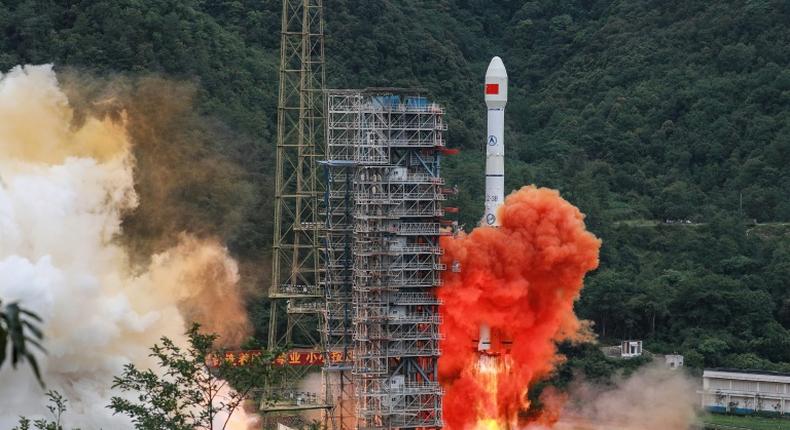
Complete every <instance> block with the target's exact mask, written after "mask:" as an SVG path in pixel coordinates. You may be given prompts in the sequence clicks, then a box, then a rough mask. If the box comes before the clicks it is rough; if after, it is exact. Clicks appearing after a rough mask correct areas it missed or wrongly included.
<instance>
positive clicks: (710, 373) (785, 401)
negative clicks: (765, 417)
mask: <svg viewBox="0 0 790 430" xmlns="http://www.w3.org/2000/svg"><path fill="white" fill-rule="evenodd" d="M700 395H701V397H702V406H703V407H704V408H705V409H707V410H709V411H711V412H731V413H742V414H748V413H752V412H755V411H762V412H774V413H777V414H783V415H784V414H790V374H786V373H785V374H782V373H771V372H756V371H748V370H718V369H711V370H708V369H706V370H705V372H704V373H703V374H702V391H701V392H700Z"/></svg>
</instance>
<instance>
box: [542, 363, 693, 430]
mask: <svg viewBox="0 0 790 430" xmlns="http://www.w3.org/2000/svg"><path fill="white" fill-rule="evenodd" d="M697 388H698V387H697V385H696V384H694V382H693V381H692V380H691V378H690V377H689V376H688V375H686V374H685V373H684V372H683V371H682V370H671V369H668V368H666V367H664V366H662V365H660V364H650V365H648V366H646V367H644V368H642V369H639V370H638V371H637V372H636V373H634V374H632V375H631V376H629V377H627V378H622V377H620V378H617V379H616V380H615V381H614V384H613V385H612V386H607V387H602V386H597V385H594V384H590V383H587V382H583V381H576V382H575V383H574V385H573V386H572V388H571V390H570V392H569V393H568V403H567V404H566V405H565V409H564V410H563V412H562V418H561V419H560V421H559V422H558V423H557V424H556V425H555V427H554V428H555V429H556V430H571V429H578V430H582V429H583V430H600V429H606V430H688V429H689V428H691V427H692V425H693V424H694V423H695V422H696V421H697V417H698V413H699V407H698V400H697V395H696V391H697ZM530 430H538V428H534V429H530Z"/></svg>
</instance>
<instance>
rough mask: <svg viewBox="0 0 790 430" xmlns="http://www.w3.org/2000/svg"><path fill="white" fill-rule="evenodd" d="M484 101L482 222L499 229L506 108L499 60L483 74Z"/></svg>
mask: <svg viewBox="0 0 790 430" xmlns="http://www.w3.org/2000/svg"><path fill="white" fill-rule="evenodd" d="M485 100H486V106H487V107H488V135H487V137H486V201H485V215H484V216H483V223H484V225H487V226H492V227H498V226H499V219H497V209H499V207H500V206H501V205H502V203H503V202H504V200H505V105H507V70H505V65H504V63H502V59H501V58H499V57H494V58H493V59H492V60H491V63H490V64H489V65H488V70H487V71H486V77H485Z"/></svg>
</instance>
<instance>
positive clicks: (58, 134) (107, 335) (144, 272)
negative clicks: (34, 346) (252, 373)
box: [0, 66, 249, 429]
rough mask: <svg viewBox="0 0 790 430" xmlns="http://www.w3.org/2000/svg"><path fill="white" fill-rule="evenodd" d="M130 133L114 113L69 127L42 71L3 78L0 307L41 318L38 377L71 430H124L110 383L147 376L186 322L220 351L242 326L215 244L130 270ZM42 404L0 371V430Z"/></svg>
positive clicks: (47, 71) (27, 386) (63, 100)
mask: <svg viewBox="0 0 790 430" xmlns="http://www.w3.org/2000/svg"><path fill="white" fill-rule="evenodd" d="M126 125H127V124H126V120H125V115H123V114H122V113H121V114H120V115H119V116H117V117H115V118H113V119H111V118H109V117H93V116H88V117H86V118H79V120H77V118H76V117H75V112H74V110H73V109H72V108H71V107H70V106H69V101H68V98H67V97H66V96H65V95H64V93H63V92H62V91H61V90H60V88H59V87H58V82H57V79H56V75H55V73H54V71H53V69H52V66H27V67H16V68H14V69H12V70H11V71H10V72H8V73H7V74H5V75H3V74H0V297H3V299H4V300H7V301H18V302H19V303H20V304H21V305H22V306H24V307H25V308H27V309H29V310H31V311H33V312H36V313H37V314H38V315H39V316H41V317H42V318H43V320H44V324H43V328H44V331H45V336H46V338H45V347H46V348H47V350H48V353H47V354H46V355H44V356H41V357H39V360H40V365H41V368H42V374H43V379H44V381H45V382H46V384H47V388H48V389H54V390H58V391H60V392H62V393H63V394H64V395H65V397H66V398H67V399H69V411H68V413H67V417H66V421H67V422H66V423H65V424H66V426H67V427H72V426H73V427H81V428H105V429H108V428H112V429H130V428H132V425H131V423H130V422H129V421H128V420H127V419H126V418H125V417H122V416H112V414H111V411H110V410H109V409H107V407H106V406H107V404H108V402H109V399H110V397H111V396H112V395H117V393H115V392H113V390H112V389H111V385H112V378H113V376H114V375H117V374H120V372H121V369H122V366H123V365H124V364H125V363H128V362H132V363H134V364H136V365H138V366H140V367H150V366H152V365H153V363H152V362H150V360H149V357H148V348H149V347H150V346H151V345H153V344H154V343H156V342H157V340H158V339H159V338H160V337H161V336H167V337H169V338H171V339H173V340H174V341H175V342H177V343H179V344H182V345H183V344H184V343H185V338H184V335H183V333H184V331H185V328H186V326H187V324H188V323H190V322H191V321H193V320H197V321H198V322H200V323H202V324H203V325H204V327H206V328H207V329H208V330H211V331H213V332H217V333H218V334H220V335H221V336H222V339H223V340H225V341H230V342H237V341H238V340H240V339H241V338H242V337H243V336H244V335H245V333H246V332H247V330H248V328H249V327H248V323H247V320H246V317H245V315H244V309H243V302H242V299H241V297H240V295H239V290H238V287H237V282H238V273H237V267H236V263H235V262H234V261H233V260H232V259H231V258H230V257H229V256H228V253H227V251H226V250H225V248H224V247H222V246H221V245H220V244H219V243H218V242H216V241H206V240H198V239H196V238H194V237H191V236H189V235H187V234H182V235H181V236H180V237H179V238H178V240H177V241H176V242H173V243H171V245H170V248H169V249H166V250H164V251H163V252H160V253H158V254H157V255H154V256H152V257H151V258H150V259H149V260H150V263H148V264H147V265H146V266H145V267H143V268H139V267H133V266H132V265H131V264H130V256H129V254H128V253H127V251H126V249H125V248H124V247H122V246H121V245H119V241H118V239H119V238H120V237H121V235H122V231H121V220H122V216H124V215H125V214H128V213H130V211H133V210H134V209H135V208H136V207H137V206H138V204H139V198H138V195H137V193H136V192H135V189H134V185H135V183H134V168H135V159H134V157H133V156H132V144H131V140H130V138H129V134H128V132H127V126H126ZM43 400H44V396H43V390H42V389H41V388H40V387H39V386H38V384H37V383H36V381H35V379H34V378H33V377H32V375H31V374H30V373H29V372H28V371H25V369H24V368H22V369H20V370H18V371H11V370H10V369H2V371H0V427H2V428H10V427H12V426H13V425H14V424H15V423H16V421H17V418H18V416H20V415H26V416H29V417H31V418H35V417H39V416H43V414H44V412H45V409H44V407H43V405H42V403H43ZM237 428H244V427H243V426H242V425H239V427H237Z"/></svg>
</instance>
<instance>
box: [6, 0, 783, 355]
mask: <svg viewBox="0 0 790 430" xmlns="http://www.w3.org/2000/svg"><path fill="white" fill-rule="evenodd" d="M369 6H370V5H369V2H368V1H365V0H337V1H333V2H332V4H326V5H325V7H326V53H327V62H328V65H327V66H328V67H327V72H328V80H329V86H330V87H335V88H340V87H364V86H417V87H423V88H426V89H427V91H428V93H429V94H430V95H431V97H432V98H434V99H436V100H437V101H438V102H440V103H442V104H444V105H445V106H447V108H448V115H447V121H448V124H449V131H448V142H449V144H450V146H452V147H460V148H462V150H463V151H462V153H461V154H460V155H458V156H455V157H451V158H449V159H447V160H446V161H445V162H444V164H443V166H444V171H443V174H444V175H445V177H446V178H447V183H448V185H449V186H453V185H458V186H459V191H460V192H459V194H458V195H457V196H455V197H453V198H452V199H450V201H448V206H458V207H459V208H460V209H461V212H460V214H459V215H457V216H458V217H459V220H460V221H461V223H462V224H466V227H467V229H470V228H472V227H473V226H475V225H476V224H477V222H478V220H479V217H480V214H481V212H482V204H481V201H482V198H481V196H482V194H483V181H482V171H483V159H482V148H483V147H482V143H483V141H484V133H485V115H484V104H483V101H482V100H481V97H480V95H481V92H482V83H481V81H482V77H483V74H484V72H485V67H486V64H487V63H488V61H489V60H490V58H491V56H493V55H499V56H501V57H503V58H504V59H505V62H506V65H507V67H508V71H509V74H510V78H511V80H510V82H511V87H510V94H511V96H510V103H509V104H508V111H507V118H508V119H507V127H506V140H507V154H508V157H507V158H508V159H507V165H506V170H507V172H508V173H507V176H506V180H507V181H508V182H507V184H506V186H507V188H509V189H514V188H517V187H519V186H521V185H523V184H526V183H535V184H537V185H540V186H548V187H553V188H557V189H559V190H560V191H561V192H562V194H563V196H565V197H566V198H568V199H569V200H570V201H571V202H572V203H574V204H576V205H578V206H579V207H580V209H581V210H582V211H583V212H584V213H585V214H586V215H587V219H586V221H587V223H588V226H589V227H590V228H591V230H592V231H594V232H595V233H596V234H597V235H599V236H600V237H601V238H602V239H603V240H604V246H603V249H602V257H601V258H602V264H601V270H600V271H599V272H598V273H597V274H594V275H592V276H591V277H590V278H589V284H588V287H587V288H586V289H585V290H584V291H583V293H582V298H581V301H580V303H579V305H578V311H579V313H580V314H581V315H582V316H584V317H586V318H590V319H593V320H594V321H595V322H596V330H597V331H598V334H599V335H601V336H603V337H604V338H605V339H606V340H612V341H615V340H617V339H618V338H621V337H640V338H645V339H647V340H648V347H649V348H652V349H655V350H657V352H662V351H663V350H667V352H672V351H674V350H677V351H678V352H686V353H687V356H688V357H692V359H690V360H688V363H690V364H699V365H714V364H716V365H728V364H732V365H734V364H737V363H749V362H754V363H757V362H758V361H754V360H744V359H743V357H742V356H741V355H742V354H748V353H753V354H756V356H757V357H758V358H759V359H760V360H769V361H770V362H771V363H772V364H773V365H775V366H779V367H782V366H785V364H782V363H787V362H788V360H790V359H788V358H787V356H786V355H783V354H784V351H785V349H783V348H784V347H783V346H781V345H783V342H781V341H780V340H781V338H782V336H785V335H787V330H788V329H790V304H789V303H790V288H788V284H787V282H788V281H787V280H788V279H790V263H788V261H790V251H789V250H788V245H787V242H788V241H787V237H788V236H787V234H788V232H787V230H788V227H787V226H782V225H775V226H752V225H750V224H751V223H752V220H756V221H757V222H759V223H766V222H776V223H783V222H784V223H787V222H790V169H788V168H787V165H788V162H790V118H789V117H788V115H787V109H788V108H787V107H788V106H789V105H790V51H788V46H790V33H788V32H787V31H786V23H787V22H788V21H790V6H788V4H787V2H781V1H774V0H767V1H748V2H743V1H719V2H704V1H699V0H697V1H686V2H672V3H671V4H667V3H665V2H655V1H649V0H634V1H629V2H612V1H607V0H568V1H561V2H556V1H554V2H552V1H504V0H503V1H497V2H491V1H483V0H446V1H435V2H424V1H417V0H402V1H399V2H389V3H382V4H380V5H379V6H380V7H378V8H370V7H369ZM279 13H280V4H279V2H277V1H268V2H249V1H229V2H203V1H196V0H189V1H176V0H166V1H150V0H121V1H109V0H103V1H74V2H70V3H68V4H65V3H63V2H60V3H58V2H45V1H42V0H14V1H7V2H3V4H2V5H0V29H2V30H3V34H4V37H3V38H1V39H0V69H3V70H6V69H8V68H9V67H11V66H13V65H15V64H19V63H28V62H34V63H40V62H55V63H56V64H57V65H58V67H59V68H61V70H63V69H66V68H76V69H77V70H79V72H80V73H79V74H78V75H84V72H85V71H90V72H93V74H94V75H93V76H98V77H102V78H105V77H107V76H112V77H117V76H123V77H126V78H129V77H132V78H139V77H141V76H143V77H150V75H152V74H153V75H157V76H159V77H164V78H166V79H167V80H169V81H172V80H178V81H181V82H182V84H183V81H186V83H187V84H186V85H184V86H180V87H179V88H177V89H176V90H172V89H171V90H169V91H162V90H161V88H158V87H154V88H152V87H147V88H146V87H145V85H143V84H141V82H143V81H144V80H138V81H134V79H132V80H133V81H134V82H135V83H134V84H133V85H131V86H132V87H133V88H132V91H130V94H131V97H130V98H129V100H130V101H132V102H139V101H140V100H144V101H145V102H144V103H141V104H140V103H138V104H135V103H131V102H130V103H127V105H126V106H125V107H129V106H132V107H134V106H140V105H141V106H143V108H141V109H138V110H134V108H133V109H132V121H131V122H130V126H131V128H132V137H133V140H134V141H135V143H136V145H135V152H136V155H137V158H138V164H139V165H138V177H137V181H138V183H137V189H138V191H139V193H140V197H141V202H142V206H141V207H140V210H139V211H138V212H137V213H134V214H129V215H127V216H126V219H125V221H124V228H125V230H126V231H128V232H130V233H132V235H133V236H134V237H135V238H138V239H135V243H133V244H132V246H135V247H136V246H153V247H156V244H157V243H160V242H161V241H162V240H163V239H162V236H163V235H165V234H164V233H163V232H162V231H161V230H160V229H157V228H156V227H157V226H158V225H159V220H161V219H167V220H168V224H169V227H170V228H172V230H173V231H179V229H183V228H184V227H187V226H188V227H189V228H190V230H197V231H199V232H200V234H204V235H215V236H219V237H221V238H222V239H223V240H225V241H226V242H227V243H229V247H230V249H231V250H232V252H234V254H235V255H236V256H237V257H239V259H240V260H241V269H242V272H243V274H244V277H243V279H245V280H247V279H249V280H250V281H248V282H249V284H250V287H251V288H260V285H263V284H264V283H265V281H263V279H265V278H266V277H267V268H266V267H261V264H260V262H261V261H266V260H267V258H266V253H267V252H268V247H269V244H270V243H271V224H270V218H271V216H270V214H271V213H272V207H271V204H272V203H271V202H272V197H271V193H272V187H271V184H272V176H271V172H272V168H271V167H272V157H273V153H274V139H273V136H274V124H275V115H276V112H275V109H276V97H277V94H276V79H277V76H276V69H277V62H278V60H279V57H278V43H279V31H280V28H279V25H280V17H279ZM87 80H88V81H90V83H91V85H96V82H97V81H101V79H87ZM83 81H84V80H83ZM76 84H84V82H80V81H77V82H76ZM184 88H189V89H190V90H189V91H186V90H184ZM97 93H98V94H99V95H101V94H102V93H101V91H97ZM185 93H189V95H188V96H185V95H184V94H185ZM174 100H175V101H185V103H186V105H187V107H186V108H184V109H182V110H181V111H177V112H175V115H172V114H171V115H159V112H161V111H163V110H164V109H161V108H162V107H163V106H164V107H168V108H172V107H173V103H172V101H174ZM86 105H88V106H90V103H86ZM182 108H183V106H182ZM168 112H170V113H172V111H168ZM184 130H186V131H184ZM151 142H153V143H154V144H150V143H151ZM179 166H182V167H183V166H187V167H192V166H196V168H195V169H194V170H197V171H199V172H202V174H201V175H197V176H198V177H197V178H196V177H195V176H194V175H186V174H183V171H182V170H183V168H182V169H181V170H179ZM151 172H154V173H151ZM159 172H171V174H170V176H168V177H167V179H168V180H167V181H161V180H159V178H160V177H159V176H158V173H159ZM474 172H479V173H480V175H476V174H474ZM173 177H177V178H175V179H173ZM170 179H172V180H170ZM163 182H168V184H163ZM164 185H166V186H164ZM666 220H691V221H693V222H694V223H695V224H698V225H693V226H684V225H663V224H662V222H663V221H666ZM195 227H198V228H195ZM165 236H166V235H165ZM138 242H139V243H138ZM251 308H253V310H254V313H255V315H256V318H257V329H258V330H260V331H259V337H263V336H264V334H263V330H261V328H262V327H263V326H264V324H265V321H266V318H265V316H266V312H267V310H266V309H265V305H263V303H262V302H258V303H255V304H253V305H251ZM780 328H781V330H780ZM701 343H704V345H702V344H701ZM772 345H774V346H775V347H774V346H772ZM737 357H740V358H737Z"/></svg>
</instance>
